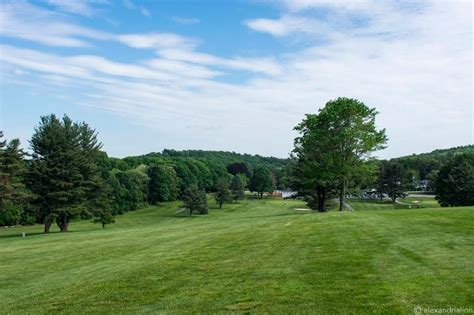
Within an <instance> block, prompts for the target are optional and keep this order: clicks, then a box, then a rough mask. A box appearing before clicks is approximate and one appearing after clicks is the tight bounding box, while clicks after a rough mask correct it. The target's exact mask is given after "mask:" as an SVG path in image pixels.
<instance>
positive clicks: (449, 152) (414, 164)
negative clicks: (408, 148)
mask: <svg viewBox="0 0 474 315" xmlns="http://www.w3.org/2000/svg"><path fill="white" fill-rule="evenodd" d="M462 153H474V145H466V146H460V147H455V148H450V149H442V150H434V151H432V152H430V153H422V154H413V155H410V156H404V157H399V158H396V159H394V160H396V161H398V162H400V163H401V164H403V166H404V167H405V169H406V170H414V171H415V172H416V174H417V176H418V177H419V179H421V180H424V179H428V180H429V178H428V174H430V173H431V172H432V171H439V169H440V168H441V166H443V165H444V164H446V163H448V162H449V161H450V160H452V159H453V158H454V157H455V156H456V155H459V154H462Z"/></svg>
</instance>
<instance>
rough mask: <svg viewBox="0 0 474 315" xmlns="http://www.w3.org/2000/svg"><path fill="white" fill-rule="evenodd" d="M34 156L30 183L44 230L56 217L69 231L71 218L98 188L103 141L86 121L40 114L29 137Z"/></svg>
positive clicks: (60, 224)
mask: <svg viewBox="0 0 474 315" xmlns="http://www.w3.org/2000/svg"><path fill="white" fill-rule="evenodd" d="M30 144H31V148H32V150H33V160H32V163H31V168H30V172H29V178H28V184H29V187H30V189H31V190H32V191H33V192H34V193H35V194H36V196H37V198H36V203H37V205H38V207H39V209H40V217H41V219H42V221H43V222H44V232H45V233H48V232H49V229H50V227H51V224H52V223H53V222H54V221H56V223H57V225H58V226H59V228H60V230H61V232H67V230H68V226H69V223H70V221H71V219H73V218H75V217H77V216H78V215H79V214H80V213H81V212H82V211H84V209H85V204H86V203H85V201H86V200H88V199H90V198H93V197H94V193H95V189H96V188H97V185H98V184H97V181H98V173H99V172H98V170H97V165H96V157H97V155H98V154H99V149H100V148H101V146H102V144H101V143H100V142H98V140H97V133H96V132H95V130H93V129H91V128H90V127H89V126H88V125H87V124H86V123H84V122H82V123H77V122H73V121H72V120H71V119H70V118H69V117H68V116H66V115H65V116H64V117H63V119H62V120H60V119H58V118H57V117H56V116H55V115H50V116H45V117H41V122H40V124H39V126H37V127H36V128H35V133H34V135H33V137H32V139H31V141H30Z"/></svg>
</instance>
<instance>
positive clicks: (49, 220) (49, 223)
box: [44, 219, 53, 234]
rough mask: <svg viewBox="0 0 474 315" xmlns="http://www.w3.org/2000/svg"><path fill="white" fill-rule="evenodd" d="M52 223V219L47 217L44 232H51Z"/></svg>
mask: <svg viewBox="0 0 474 315" xmlns="http://www.w3.org/2000/svg"><path fill="white" fill-rule="evenodd" d="M51 224H53V220H52V219H45V221H44V234H48V233H49V229H50V228H51Z"/></svg>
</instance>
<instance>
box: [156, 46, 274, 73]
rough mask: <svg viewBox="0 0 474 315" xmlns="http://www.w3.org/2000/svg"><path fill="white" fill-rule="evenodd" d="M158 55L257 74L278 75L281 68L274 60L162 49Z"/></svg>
mask: <svg viewBox="0 0 474 315" xmlns="http://www.w3.org/2000/svg"><path fill="white" fill-rule="evenodd" d="M157 53H158V54H159V55H160V56H162V57H164V58H165V59H169V60H180V61H186V62H191V63H197V64H204V65H213V66H219V67H224V68H231V69H236V70H246V71H250V72H255V73H265V74H268V75H278V74H280V73H281V71H282V69H281V66H280V65H279V64H278V63H277V61H276V60H274V59H272V58H244V57H235V58H221V57H217V56H214V55H210V54H205V53H200V52H196V51H192V50H185V49H161V50H158V51H157Z"/></svg>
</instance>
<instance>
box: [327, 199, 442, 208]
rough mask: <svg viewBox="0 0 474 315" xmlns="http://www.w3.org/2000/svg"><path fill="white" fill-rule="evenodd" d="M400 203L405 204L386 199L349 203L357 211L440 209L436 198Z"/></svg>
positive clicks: (402, 200)
mask: <svg viewBox="0 0 474 315" xmlns="http://www.w3.org/2000/svg"><path fill="white" fill-rule="evenodd" d="M398 201H399V202H401V203H403V204H397V203H395V204H394V203H393V202H392V201H391V200H386V199H384V200H383V201H379V200H371V199H349V200H347V203H348V204H350V205H351V206H352V207H353V208H354V209H357V210H394V209H417V205H418V206H419V207H420V208H439V204H438V202H437V201H436V200H435V199H434V197H422V198H415V197H407V198H399V199H398ZM337 207H338V205H333V206H332V208H333V209H334V208H337Z"/></svg>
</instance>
